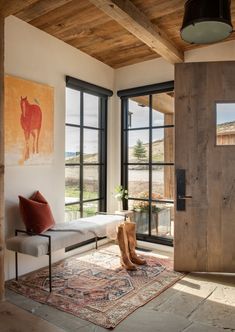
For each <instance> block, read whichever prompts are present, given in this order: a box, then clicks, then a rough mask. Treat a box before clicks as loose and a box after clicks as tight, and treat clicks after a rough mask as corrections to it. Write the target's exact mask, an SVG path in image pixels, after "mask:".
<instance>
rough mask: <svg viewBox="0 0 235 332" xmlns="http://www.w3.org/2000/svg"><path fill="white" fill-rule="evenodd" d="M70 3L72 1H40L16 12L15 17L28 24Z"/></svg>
mask: <svg viewBox="0 0 235 332" xmlns="http://www.w3.org/2000/svg"><path fill="white" fill-rule="evenodd" d="M71 1H72V0H57V1H55V0H40V1H38V2H35V3H33V4H31V5H30V6H29V7H27V8H25V9H22V10H21V11H19V12H17V14H16V16H17V17H18V18H20V19H21V20H23V21H25V22H30V21H32V20H34V19H36V18H38V17H40V16H42V15H45V14H46V13H48V12H50V11H52V10H54V9H57V8H59V7H61V6H63V5H65V4H67V3H69V2H71Z"/></svg>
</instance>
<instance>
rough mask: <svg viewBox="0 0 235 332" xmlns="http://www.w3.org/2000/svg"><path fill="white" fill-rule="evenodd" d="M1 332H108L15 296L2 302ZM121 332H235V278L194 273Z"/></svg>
mask: <svg viewBox="0 0 235 332" xmlns="http://www.w3.org/2000/svg"><path fill="white" fill-rule="evenodd" d="M0 331H1V332H25V331H27V332H31V331H32V332H44V331H45V332H56V331H58V332H62V331H66V332H75V331H79V332H104V331H109V330H106V329H104V328H102V327H99V326H96V325H94V324H92V323H90V322H88V321H85V320H82V319H79V318H77V317H74V316H72V315H70V314H67V313H64V312H61V311H59V310H57V309H55V308H53V307H50V306H47V305H44V304H40V303H37V302H35V301H32V300H30V299H28V298H25V297H24V296H22V295H19V294H16V293H14V292H12V291H9V290H7V291H6V301H5V302H2V303H0ZM114 331H115V332H128V331H134V332H143V331H144V332H222V331H226V332H229V331H235V274H230V275H229V274H224V275H221V274H205V273H200V274H196V273H191V274H189V275H187V276H186V277H185V278H183V279H182V280H180V281H179V282H177V283H176V284H175V285H174V286H173V287H171V288H169V289H167V290H166V291H165V292H163V293H162V294H161V295H160V296H158V297H157V298H155V299H154V300H152V301H150V302H149V303H147V304H146V305H145V306H143V307H141V308H139V309H138V310H136V311H135V312H134V313H133V314H131V315H130V316H128V317H127V318H126V319H125V320H124V321H123V322H121V323H120V324H119V325H118V326H117V327H116V328H115V329H114Z"/></svg>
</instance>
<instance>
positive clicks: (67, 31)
mask: <svg viewBox="0 0 235 332" xmlns="http://www.w3.org/2000/svg"><path fill="white" fill-rule="evenodd" d="M110 20H111V18H110V17H108V16H107V15H104V16H103V17H100V18H99V21H98V22H97V20H95V21H93V22H90V23H89V25H87V24H79V25H78V24H77V23H76V22H74V23H73V24H71V25H70V26H66V27H64V28H62V29H60V30H58V32H56V33H55V36H56V37H57V38H59V39H62V40H63V41H65V42H69V41H71V40H73V39H75V38H79V37H84V36H86V35H89V34H92V33H93V31H94V29H97V28H99V27H100V26H101V25H103V24H104V23H109V22H110ZM97 23H98V25H97Z"/></svg>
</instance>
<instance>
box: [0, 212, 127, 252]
mask: <svg viewBox="0 0 235 332" xmlns="http://www.w3.org/2000/svg"><path fill="white" fill-rule="evenodd" d="M123 220H124V217H123V216H117V215H97V216H92V217H87V218H80V219H78V220H76V221H73V222H68V223H63V224H57V225H56V226H55V227H54V228H53V229H52V230H49V231H47V232H45V233H44V234H45V235H50V236H51V251H56V250H59V249H63V248H66V247H70V246H72V245H74V244H78V243H81V242H84V241H87V240H90V239H93V238H95V237H96V236H97V237H105V236H108V237H110V238H112V236H113V233H114V232H116V231H115V230H116V226H117V225H119V224H120V223H121V222H123ZM111 233H112V234H111ZM111 235H112V236H111ZM48 244H49V240H48V238H46V237H42V236H40V235H33V236H30V235H28V234H22V233H19V234H18V236H14V237H11V238H9V239H8V240H6V247H7V249H9V250H13V251H15V252H20V253H22V254H27V255H31V256H35V257H39V256H42V255H46V254H47V253H48Z"/></svg>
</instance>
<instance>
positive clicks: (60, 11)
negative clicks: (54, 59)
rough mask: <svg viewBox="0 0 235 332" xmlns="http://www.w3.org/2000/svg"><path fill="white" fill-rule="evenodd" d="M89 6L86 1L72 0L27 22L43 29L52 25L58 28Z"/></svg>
mask: <svg viewBox="0 0 235 332" xmlns="http://www.w3.org/2000/svg"><path fill="white" fill-rule="evenodd" d="M90 7H91V5H90V3H89V2H88V1H85V0H79V1H77V0H72V1H70V2H68V3H66V4H65V5H63V6H61V7H59V8H56V9H54V10H51V11H50V12H47V13H45V14H44V15H41V16H40V17H38V18H36V19H33V20H31V21H29V23H30V24H32V25H33V26H35V27H37V28H39V29H41V30H44V31H45V29H50V27H53V26H57V27H58V29H60V28H63V27H64V26H66V23H67V24H68V22H69V20H73V19H74V18H76V17H77V16H78V15H79V13H81V12H82V11H83V10H84V9H85V8H90Z"/></svg>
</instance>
